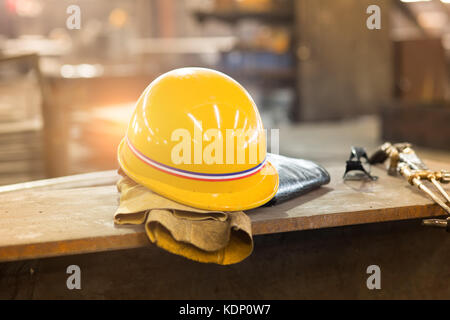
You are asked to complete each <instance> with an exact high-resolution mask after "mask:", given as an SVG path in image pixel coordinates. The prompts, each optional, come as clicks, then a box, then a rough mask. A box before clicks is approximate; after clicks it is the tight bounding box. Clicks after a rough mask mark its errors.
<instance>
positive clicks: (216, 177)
mask: <svg viewBox="0 0 450 320" xmlns="http://www.w3.org/2000/svg"><path fill="white" fill-rule="evenodd" d="M126 141H127V145H128V147H129V148H130V150H131V151H132V152H133V154H134V155H135V156H136V157H138V158H139V159H140V160H141V161H143V162H144V163H145V164H147V165H149V166H151V167H153V168H154V169H156V170H159V171H163V172H165V173H168V174H171V175H174V176H178V177H182V178H187V179H193V180H201V181H232V180H238V179H243V178H247V177H250V176H252V175H254V174H257V173H258V172H260V171H261V170H262V169H263V168H264V166H265V165H266V159H264V161H263V162H261V163H260V164H258V165H257V166H255V167H253V168H250V169H247V170H244V171H239V172H233V173H199V172H193V171H187V170H181V169H177V168H174V167H170V166H168V165H165V164H162V163H160V162H158V161H155V160H152V159H150V158H149V157H147V156H146V155H144V154H143V153H142V152H140V151H139V150H137V149H136V147H135V146H133V144H132V143H131V142H130V140H129V139H128V137H127V138H126Z"/></svg>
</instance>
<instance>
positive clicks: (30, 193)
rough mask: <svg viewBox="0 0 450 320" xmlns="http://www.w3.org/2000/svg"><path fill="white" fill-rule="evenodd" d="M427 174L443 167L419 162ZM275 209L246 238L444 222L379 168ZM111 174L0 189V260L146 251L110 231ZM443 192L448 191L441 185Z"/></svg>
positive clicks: (335, 171)
mask: <svg viewBox="0 0 450 320" xmlns="http://www.w3.org/2000/svg"><path fill="white" fill-rule="evenodd" d="M427 163H428V165H429V166H430V167H431V168H432V169H442V168H447V169H448V167H450V165H449V164H444V163H437V162H430V161H429V162H427ZM327 169H328V170H329V172H330V174H331V177H332V179H331V183H330V184H329V185H327V186H324V187H322V188H320V189H318V190H315V191H313V192H310V193H308V194H306V195H304V196H301V197H299V198H297V199H294V200H291V201H288V202H286V203H283V204H281V205H279V206H276V207H267V208H258V209H255V210H251V211H248V212H247V213H248V214H249V216H250V217H251V219H252V227H253V234H254V235H260V234H271V233H281V232H288V231H298V230H308V229H320V228H329V227H338V226H346V225H357V224H366V223H376V222H384V221H395V220H405V219H416V218H422V217H429V216H439V215H444V211H443V210H442V209H441V208H440V207H438V206H437V205H434V204H433V203H432V202H431V201H430V200H429V199H428V198H426V197H425V196H424V195H423V194H421V193H420V192H419V191H418V190H416V189H414V188H413V187H411V186H409V185H407V183H406V181H404V180H403V179H402V178H400V177H390V176H388V175H387V174H386V171H385V170H384V169H383V168H379V167H375V168H373V173H374V174H375V175H378V176H379V177H380V179H379V180H378V181H377V182H359V181H351V182H350V181H347V182H344V181H343V180H342V174H343V166H333V167H330V168H327ZM117 179H118V175H117V174H116V172H115V171H105V172H97V173H90V174H83V175H77V176H71V177H64V178H57V179H51V180H42V181H36V182H31V183H25V184H19V185H12V186H4V187H0V203H1V204H2V205H1V207H0V261H14V260H23V259H35V258H43V257H51V256H61V255H72V254H80V253H89V252H99V251H108V250H117V249H126V248H136V247H142V246H148V245H150V242H149V240H148V239H147V236H146V235H145V232H144V229H143V227H142V226H115V225H114V223H113V215H114V212H115V210H116V208H117V206H118V199H119V194H118V192H117V190H116V187H115V185H114V184H115V182H116V181H117ZM446 188H447V190H449V189H450V188H448V186H446Z"/></svg>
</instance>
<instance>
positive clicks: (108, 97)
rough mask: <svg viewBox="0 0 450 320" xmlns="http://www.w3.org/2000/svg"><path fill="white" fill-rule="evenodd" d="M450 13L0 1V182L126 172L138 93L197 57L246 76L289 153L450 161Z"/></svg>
mask: <svg viewBox="0 0 450 320" xmlns="http://www.w3.org/2000/svg"><path fill="white" fill-rule="evenodd" d="M74 4H75V5H77V6H79V7H80V9H81V27H80V29H74V30H70V29H69V28H67V26H66V21H67V19H68V18H69V16H70V15H71V13H70V12H67V8H68V7H69V6H70V5H74ZM373 4H375V5H377V6H379V8H380V9H381V29H375V30H369V28H367V26H366V20H367V19H368V18H369V16H370V14H369V13H367V11H366V10H367V8H368V7H369V6H370V5H373ZM449 18H450V1H448V0H428V1H425V0H422V1H420V0H95V1H92V0H70V1H67V0H0V185H3V184H10V183H16V182H22V181H29V180H35V179H40V178H45V177H55V176H62V175H68V174H75V173H82V172H90V171H95V170H106V169H113V168H116V167H117V164H116V148H117V145H118V143H119V141H120V139H121V138H122V137H123V134H124V131H125V129H126V126H127V124H128V120H129V117H130V114H131V112H132V110H133V107H134V103H135V101H136V100H137V98H138V97H139V95H140V93H141V92H142V91H143V90H144V88H145V87H146V86H147V85H148V84H149V83H150V82H151V81H152V80H153V79H154V78H155V77H157V76H158V75H160V74H161V73H164V72H166V71H169V70H171V69H174V68H178V67H185V66H202V67H209V68H214V69H217V70H220V71H223V72H225V73H227V74H229V75H230V76H232V77H234V78H235V79H236V80H238V81H239V82H241V83H242V84H243V85H244V86H245V87H246V88H247V89H248V91H249V92H250V93H251V95H252V96H253V98H254V100H255V101H256V103H257V104H258V106H259V109H260V111H261V114H262V117H263V121H264V124H265V127H266V128H279V129H280V151H281V153H283V154H286V155H290V156H298V157H305V158H309V159H312V160H316V161H319V162H321V163H323V164H325V165H326V164H327V163H329V162H331V161H337V160H339V161H341V158H345V157H347V156H348V153H349V146H350V144H354V145H363V146H366V147H368V148H373V147H375V146H376V145H377V144H378V143H380V142H381V141H382V140H385V139H387V140H392V141H394V142H397V141H410V142H413V143H415V144H416V145H418V146H419V147H422V148H424V150H427V152H429V153H433V154H439V155H440V156H441V157H442V158H445V159H447V160H448V159H450V157H449V156H448V153H447V152H448V151H450V126H449V123H450V103H449V102H448V101H449V98H450V96H449V86H448V79H449V53H450V19H449Z"/></svg>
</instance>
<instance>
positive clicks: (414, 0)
mask: <svg viewBox="0 0 450 320" xmlns="http://www.w3.org/2000/svg"><path fill="white" fill-rule="evenodd" d="M400 1H401V2H430V1H431V0H400Z"/></svg>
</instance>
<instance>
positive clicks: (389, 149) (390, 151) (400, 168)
mask: <svg viewBox="0 0 450 320" xmlns="http://www.w3.org/2000/svg"><path fill="white" fill-rule="evenodd" d="M387 159H389V166H388V173H389V174H390V175H396V174H397V173H399V174H400V175H402V176H403V177H404V178H405V179H406V180H407V181H408V183H409V184H411V185H413V186H416V187H417V188H419V190H421V191H422V192H424V193H425V194H426V195H427V196H428V197H429V198H431V199H432V200H433V201H434V202H435V203H437V204H438V205H439V206H440V207H441V208H442V209H444V211H445V212H446V213H447V214H449V215H450V206H449V205H448V204H447V203H450V196H449V195H448V193H447V192H446V191H445V190H444V188H443V187H442V185H441V183H450V172H449V171H446V170H441V171H436V172H435V171H431V170H429V169H428V168H427V166H426V165H425V164H424V163H423V162H422V160H421V159H420V158H419V157H418V156H417V154H416V153H415V151H414V150H413V149H412V146H411V144H409V143H398V144H391V143H389V142H386V143H385V144H383V145H382V146H381V147H380V148H379V149H378V150H377V151H376V152H375V153H374V154H373V155H372V156H371V157H370V159H369V162H370V163H371V164H377V163H384V162H385V161H386V160H387ZM424 181H429V182H431V183H432V184H433V185H434V187H435V188H436V189H437V190H438V191H439V194H440V195H441V196H442V198H443V199H442V198H441V197H439V196H438V195H436V194H435V193H434V192H433V191H431V189H430V188H428V187H427V186H426V185H425V184H424ZM423 224H424V225H426V226H435V227H443V228H447V231H449V232H450V217H449V218H448V219H446V220H444V219H427V220H424V221H423Z"/></svg>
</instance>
